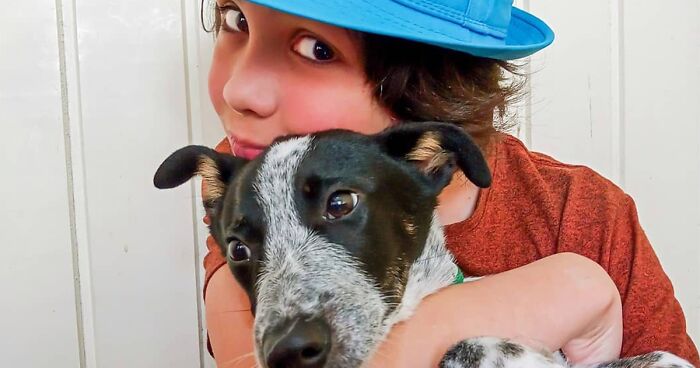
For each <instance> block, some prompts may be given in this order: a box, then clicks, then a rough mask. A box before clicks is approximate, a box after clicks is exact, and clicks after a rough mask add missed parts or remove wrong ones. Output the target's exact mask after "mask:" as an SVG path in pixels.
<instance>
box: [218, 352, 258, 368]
mask: <svg viewBox="0 0 700 368" xmlns="http://www.w3.org/2000/svg"><path fill="white" fill-rule="evenodd" d="M249 357H255V352H254V351H251V352H250V353H248V354H243V355H241V356H239V357H235V358H233V359H231V360H229V361H226V362H223V364H224V365H231V368H234V367H235V364H237V363H240V362H242V361H243V360H245V359H247V358H249ZM253 366H255V365H253Z"/></svg>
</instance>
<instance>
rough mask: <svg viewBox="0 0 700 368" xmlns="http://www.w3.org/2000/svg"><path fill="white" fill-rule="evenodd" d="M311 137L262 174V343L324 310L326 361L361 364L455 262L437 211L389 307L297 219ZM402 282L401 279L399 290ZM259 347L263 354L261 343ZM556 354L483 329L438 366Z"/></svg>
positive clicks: (666, 358) (667, 360)
mask: <svg viewBox="0 0 700 368" xmlns="http://www.w3.org/2000/svg"><path fill="white" fill-rule="evenodd" d="M311 143H312V138H309V137H302V138H296V139H292V140H287V141H284V142H282V143H280V144H277V145H276V146H274V147H273V148H272V149H271V150H270V151H269V152H268V153H267V155H266V156H265V159H264V162H263V165H262V167H261V169H260V171H259V173H258V175H257V181H256V183H255V188H256V192H257V194H258V197H259V198H258V201H259V204H260V206H261V208H262V209H263V211H264V213H265V216H266V220H267V221H268V223H269V227H268V229H269V233H268V234H266V239H267V241H266V248H265V252H266V253H265V259H266V261H265V264H264V267H263V268H262V272H261V274H260V276H259V278H258V283H257V291H258V300H257V302H258V305H257V314H256V317H255V341H256V346H261V344H262V336H263V335H264V334H265V332H266V331H268V330H269V329H270V328H273V327H274V326H275V325H277V324H279V323H282V322H283V321H287V320H291V319H294V318H299V317H303V318H309V317H319V316H322V317H323V318H324V319H326V320H327V321H328V322H329V325H330V326H331V328H332V330H333V342H332V346H333V348H332V351H331V353H330V355H329V360H328V363H327V365H326V366H328V367H338V368H344V367H358V366H360V365H361V364H362V362H363V360H364V359H366V357H368V356H369V354H370V353H371V352H372V351H373V350H374V349H375V347H376V346H377V345H378V343H379V342H380V341H381V340H382V339H383V337H384V336H385V335H386V333H387V332H388V331H389V329H390V328H391V326H392V325H393V324H395V323H397V322H400V321H402V320H405V319H407V318H409V317H410V316H411V314H412V313H413V311H414V310H415V308H416V306H417V305H418V304H419V302H420V301H421V300H422V299H423V298H424V297H426V296H427V295H429V294H431V293H433V292H435V291H437V290H439V289H441V288H443V287H445V286H447V285H450V284H451V283H452V281H453V279H454V275H455V273H456V271H457V268H456V266H455V264H454V260H453V258H452V256H451V255H450V254H449V252H448V251H447V249H446V247H445V242H444V235H443V232H442V229H441V226H440V225H439V223H438V221H437V219H436V217H435V216H433V219H432V223H431V224H432V225H431V229H430V233H429V236H428V240H427V244H426V246H425V248H424V251H423V253H422V256H421V257H420V258H419V260H417V261H416V262H414V264H413V265H412V266H411V267H410V270H409V272H408V274H407V275H405V274H404V275H401V274H398V273H397V272H395V273H396V274H395V275H393V278H392V280H394V282H397V283H405V285H406V287H405V289H404V290H403V297H402V299H401V303H400V305H399V306H398V307H397V308H395V309H393V311H392V312H391V313H387V312H388V311H389V310H391V308H390V307H389V306H388V304H387V303H386V301H385V300H384V298H383V297H382V294H381V292H380V291H379V288H378V286H377V285H373V284H372V282H371V281H370V278H369V277H367V275H366V274H365V272H364V271H363V270H362V265H361V264H360V263H358V262H357V261H356V260H354V259H353V258H352V257H351V256H350V255H349V254H348V253H347V252H346V251H345V250H344V249H343V247H342V246H340V245H338V244H333V243H331V242H328V241H326V240H325V239H323V238H322V237H320V236H318V235H317V234H314V232H313V231H311V230H310V229H308V228H306V227H305V226H303V225H302V223H301V221H300V219H299V215H298V213H297V212H296V209H295V205H294V198H293V193H294V191H293V178H294V172H295V169H296V167H297V166H298V165H299V163H300V162H301V160H302V159H303V158H304V155H305V153H306V152H307V151H308V150H309V149H310V147H311ZM474 279H475V278H468V279H467V280H465V281H472V280H474ZM400 289H401V288H400V287H397V293H398V292H400V291H399V290H400ZM258 350H259V349H258ZM257 354H258V359H259V361H262V357H261V356H260V351H258V353H257ZM557 357H558V355H550V354H547V353H542V352H538V351H535V350H532V349H530V348H528V347H525V346H522V345H520V344H517V343H514V342H511V341H508V340H504V339H500V338H492V337H478V338H472V339H467V340H464V341H462V342H460V343H459V344H457V345H455V346H454V347H453V348H452V349H450V350H449V351H448V353H447V354H446V355H445V357H444V359H443V360H442V362H441V363H440V367H446V368H457V367H465V368H466V367H479V368H515V367H543V368H550V367H552V368H553V367H567V366H568V365H567V364H566V362H565V361H563V360H562V359H561V358H557ZM579 367H580V368H583V367H584V366H579ZM586 367H588V368H593V367H596V368H672V367H682V368H688V367H691V365H690V364H689V363H688V362H686V361H684V360H682V359H680V358H678V357H676V356H674V355H672V354H669V353H664V352H658V353H652V354H647V355H642V356H638V357H634V358H628V359H623V360H618V361H614V362H610V363H606V364H598V365H589V366H586ZM577 368H578V367H577Z"/></svg>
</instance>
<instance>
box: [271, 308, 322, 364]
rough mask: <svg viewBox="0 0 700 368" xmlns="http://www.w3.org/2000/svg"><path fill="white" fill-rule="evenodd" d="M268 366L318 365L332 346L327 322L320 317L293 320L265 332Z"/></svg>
mask: <svg viewBox="0 0 700 368" xmlns="http://www.w3.org/2000/svg"><path fill="white" fill-rule="evenodd" d="M265 335H266V336H265V341H264V342H263V354H264V357H265V363H267V367H268V368H321V367H323V365H324V364H325V363H326V358H327V357H328V351H329V350H330V347H331V333H330V329H329V328H328V325H327V324H326V323H325V322H324V321H323V320H320V319H310V320H301V319H296V320H293V321H291V322H290V323H286V324H285V325H283V326H279V327H278V328H275V329H274V330H273V331H271V332H269V333H267V334H265Z"/></svg>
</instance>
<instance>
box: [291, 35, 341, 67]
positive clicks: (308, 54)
mask: <svg viewBox="0 0 700 368" xmlns="http://www.w3.org/2000/svg"><path fill="white" fill-rule="evenodd" d="M294 51H296V52H297V53H298V54H299V55H301V56H303V57H305V58H307V59H311V60H313V61H321V62H323V61H331V60H333V58H334V57H335V53H334V52H333V49H332V48H331V47H330V46H328V45H326V44H325V43H323V42H321V41H319V40H317V39H315V38H313V37H309V36H304V37H302V38H301V39H300V40H299V41H298V42H297V43H296V44H294Z"/></svg>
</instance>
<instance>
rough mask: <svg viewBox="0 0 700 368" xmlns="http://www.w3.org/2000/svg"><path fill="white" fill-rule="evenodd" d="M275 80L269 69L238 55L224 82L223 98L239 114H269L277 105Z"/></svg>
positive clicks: (264, 115) (263, 115)
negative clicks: (239, 57) (238, 57)
mask: <svg viewBox="0 0 700 368" xmlns="http://www.w3.org/2000/svg"><path fill="white" fill-rule="evenodd" d="M278 79H279V78H277V77H276V75H275V73H274V72H273V71H272V70H270V68H266V67H265V65H261V63H258V62H256V61H255V60H250V58H246V57H245V56H242V57H241V59H240V60H237V61H236V62H235V65H234V66H232V69H231V72H230V74H229V78H228V80H227V81H226V84H225V85H224V90H223V94H224V100H225V101H226V104H227V105H228V106H229V107H230V108H231V109H233V110H234V111H237V112H238V113H240V114H243V115H255V116H257V117H261V118H265V117H269V116H271V115H272V114H274V112H275V110H276V108H277V102H278V101H277V98H278V87H279V86H278Z"/></svg>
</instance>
